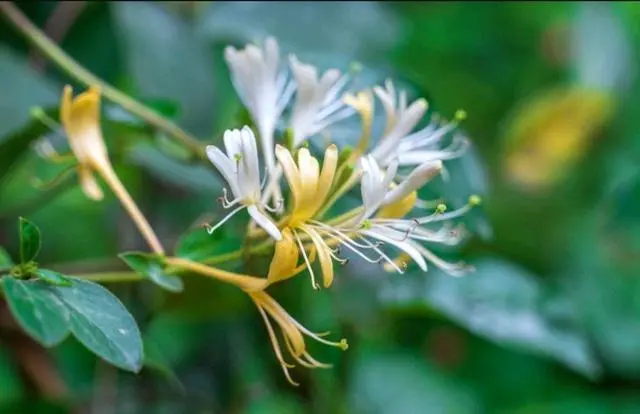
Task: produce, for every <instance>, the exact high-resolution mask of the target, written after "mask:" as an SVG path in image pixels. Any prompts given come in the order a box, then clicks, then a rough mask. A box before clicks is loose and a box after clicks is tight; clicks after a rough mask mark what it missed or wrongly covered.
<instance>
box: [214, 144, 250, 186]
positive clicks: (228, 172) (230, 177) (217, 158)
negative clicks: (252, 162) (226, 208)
mask: <svg viewBox="0 0 640 414" xmlns="http://www.w3.org/2000/svg"><path fill="white" fill-rule="evenodd" d="M206 153H207V157H208V158H209V160H210V161H211V162H212V163H213V165H214V166H215V167H216V168H217V169H218V171H220V174H222V176H223V177H224V179H225V180H226V181H227V183H228V184H229V187H231V192H232V193H233V195H234V196H235V197H243V194H242V193H241V191H240V187H239V186H238V176H237V174H236V167H235V164H234V163H233V162H232V161H231V160H230V159H229V158H227V157H226V156H225V155H224V153H223V152H222V151H220V149H219V148H218V147H216V146H214V145H208V146H207V148H206Z"/></svg>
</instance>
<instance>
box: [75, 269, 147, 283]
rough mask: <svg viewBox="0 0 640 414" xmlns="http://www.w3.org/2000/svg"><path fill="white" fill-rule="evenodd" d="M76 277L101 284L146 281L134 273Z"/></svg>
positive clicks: (108, 273)
mask: <svg viewBox="0 0 640 414" xmlns="http://www.w3.org/2000/svg"><path fill="white" fill-rule="evenodd" d="M75 277H77V278H79V279H83V280H89V281H91V282H100V283H122V282H139V281H141V280H145V278H144V277H143V276H141V275H139V274H137V273H134V272H105V273H89V274H86V275H75Z"/></svg>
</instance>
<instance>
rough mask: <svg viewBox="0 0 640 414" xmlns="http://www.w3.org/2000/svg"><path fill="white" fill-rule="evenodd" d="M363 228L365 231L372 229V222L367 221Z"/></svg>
mask: <svg viewBox="0 0 640 414" xmlns="http://www.w3.org/2000/svg"><path fill="white" fill-rule="evenodd" d="M362 228H363V229H365V230H368V229H370V228H371V221H370V220H365V221H364V222H363V223H362Z"/></svg>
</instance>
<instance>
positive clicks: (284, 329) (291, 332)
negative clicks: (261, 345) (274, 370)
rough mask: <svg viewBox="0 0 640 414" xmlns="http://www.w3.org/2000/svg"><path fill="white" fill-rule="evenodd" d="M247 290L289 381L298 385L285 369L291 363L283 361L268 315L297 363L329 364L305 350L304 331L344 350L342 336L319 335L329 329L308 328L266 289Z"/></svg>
mask: <svg viewBox="0 0 640 414" xmlns="http://www.w3.org/2000/svg"><path fill="white" fill-rule="evenodd" d="M247 293H248V294H249V296H250V297H251V299H252V300H253V302H254V303H255V304H256V306H257V308H258V311H259V312H260V315H261V316H262V319H263V320H264V323H265V326H266V327H267V332H268V333H269V339H270V340H271V345H272V346H273V351H274V352H275V354H276V358H277V359H278V362H279V363H280V366H281V367H282V371H283V372H284V375H285V376H286V378H287V380H288V381H289V382H290V383H291V384H293V385H298V383H296V382H295V381H294V380H293V379H292V378H291V375H290V374H289V369H290V368H293V367H294V365H292V364H289V363H288V362H287V361H285V358H284V356H283V353H282V348H281V346H280V342H279V341H278V336H277V335H276V331H275V330H274V329H273V325H272V323H271V321H270V319H269V318H271V319H272V320H273V321H274V322H275V323H276V324H277V325H278V327H279V328H280V331H281V335H282V337H283V339H284V343H285V346H286V348H287V351H288V352H289V355H290V356H291V357H292V358H293V359H294V360H295V361H296V362H297V363H299V364H300V365H302V366H304V367H306V368H330V367H331V365H329V364H323V363H322V362H319V361H317V360H315V359H314V358H313V357H312V356H311V355H310V354H309V352H308V351H307V349H306V344H305V340H304V337H305V335H306V336H308V337H310V338H312V339H315V340H316V341H318V342H321V343H323V344H325V345H329V346H335V347H337V348H340V349H342V350H343V351H345V350H347V348H348V347H349V345H348V344H347V341H346V340H345V339H342V340H341V341H340V342H331V341H328V340H326V339H324V338H323V337H324V336H326V335H328V334H329V332H326V333H322V334H318V333H313V332H311V331H309V330H308V329H307V328H305V327H304V326H302V325H301V324H300V323H299V322H298V321H296V320H295V319H294V318H293V317H292V316H291V315H289V314H288V313H287V311H286V310H284V308H283V307H282V306H280V304H279V303H278V302H276V300H275V299H273V298H272V297H271V296H269V295H268V294H267V293H266V292H264V291H254V292H247Z"/></svg>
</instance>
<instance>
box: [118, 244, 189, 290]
mask: <svg viewBox="0 0 640 414" xmlns="http://www.w3.org/2000/svg"><path fill="white" fill-rule="evenodd" d="M119 257H120V259H122V260H123V261H124V262H125V263H126V264H127V265H128V266H129V267H130V268H131V269H133V270H134V271H135V272H136V273H138V274H139V275H141V276H144V277H146V278H148V279H149V280H151V281H152V282H153V283H155V284H156V285H158V286H160V287H162V288H163V289H166V290H168V291H170V292H182V290H183V289H184V285H183V283H182V279H180V278H179V277H178V276H175V275H170V274H167V273H165V271H164V264H163V263H162V259H160V258H158V257H156V256H153V255H150V254H146V253H139V252H129V253H122V254H120V255H119Z"/></svg>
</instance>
